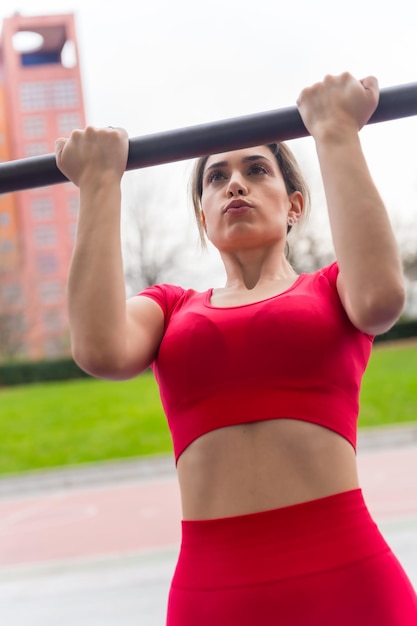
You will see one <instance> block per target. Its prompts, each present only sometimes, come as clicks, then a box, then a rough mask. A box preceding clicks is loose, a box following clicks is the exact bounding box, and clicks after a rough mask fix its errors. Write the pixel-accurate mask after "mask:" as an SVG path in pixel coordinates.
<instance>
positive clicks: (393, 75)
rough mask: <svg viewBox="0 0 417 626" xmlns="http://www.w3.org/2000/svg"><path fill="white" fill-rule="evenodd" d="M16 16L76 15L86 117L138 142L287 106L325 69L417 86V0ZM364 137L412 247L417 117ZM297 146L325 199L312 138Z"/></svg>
mask: <svg viewBox="0 0 417 626" xmlns="http://www.w3.org/2000/svg"><path fill="white" fill-rule="evenodd" d="M15 11H20V13H22V14H24V15H32V14H38V15H40V14H49V13H68V12H73V13H75V15H76V23H77V35H78V44H79V52H80V61H81V67H82V77H83V87H84V98H85V105H86V113H87V122H88V123H89V124H93V125H96V126H108V125H112V126H123V127H124V128H126V129H127V131H128V133H129V135H130V136H131V137H136V136H140V135H144V134H148V133H153V132H159V131H163V130H170V129H175V128H180V127H183V126H191V125H194V124H198V123H204V122H211V121H215V120H218V119H224V118H228V117H235V116H239V115H246V114H252V113H257V112H261V111H266V110H270V109H279V108H282V107H287V106H292V105H294V104H295V100H296V98H297V96H298V94H299V92H300V91H301V89H302V88H303V87H304V86H307V85H309V84H311V83H314V82H316V81H318V80H321V78H323V76H324V75H325V74H327V73H333V74H337V73H340V72H342V71H344V70H348V71H350V72H351V73H353V74H354V75H355V76H356V77H358V78H361V77H363V76H366V75H368V74H374V75H375V76H377V78H378V80H379V84H380V87H381V88H383V87H393V86H395V85H400V84H403V83H412V82H416V81H417V66H416V59H417V18H416V13H417V9H416V4H415V0H397V1H396V2H395V3H381V2H378V0H349V2H344V3H341V2H336V1H335V0H314V1H312V0H292V1H291V2H288V0H285V1H284V2H283V1H280V0H262V2H259V1H258V2H257V1H249V0H203V1H201V2H200V1H197V0H152V1H147V2H146V1H140V2H139V1H137V2H135V1H132V0H118V1H117V2H115V1H114V0H113V1H112V2H110V1H109V0H68V1H66V0H50V1H48V0H36V2H35V1H34V0H1V3H0V20H2V19H3V18H4V17H8V16H10V15H11V14H12V13H13V12H15ZM123 68H125V69H123ZM361 137H362V141H363V146H364V149H365V153H366V155H367V157H368V162H369V165H370V168H371V171H372V174H373V176H374V179H375V181H376V182H377V184H378V186H379V188H380V190H381V193H382V195H383V197H384V199H385V201H386V203H387V206H388V210H389V212H390V214H391V215H392V218H393V220H394V221H395V224H396V225H404V224H405V225H407V226H408V233H409V234H410V235H411V236H414V242H415V246H417V235H416V231H417V228H416V225H417V200H416V195H417V163H416V158H415V153H416V151H415V144H416V140H417V117H411V118H408V119H404V120H398V121H394V122H387V123H383V124H377V125H373V126H368V127H366V128H365V129H363V131H362V133H361ZM291 147H292V148H293V149H294V150H295V152H296V154H297V156H298V158H299V160H300V162H301V164H302V166H304V167H305V168H306V172H307V176H308V177H309V178H310V183H311V184H312V186H313V192H314V193H313V197H314V195H315V196H317V197H318V198H321V190H320V185H319V184H318V182H317V181H318V178H319V177H318V169H317V164H316V160H315V153H314V146H313V142H312V140H311V138H306V139H300V140H296V141H294V142H291ZM189 167H190V166H189V164H177V165H176V166H165V167H164V169H163V170H162V171H163V175H162V177H160V178H161V180H164V178H165V177H166V175H167V173H169V175H171V172H172V173H173V176H174V177H176V178H177V180H178V184H179V186H181V187H182V188H183V187H185V184H186V181H187V174H188V171H189ZM313 208H314V207H313ZM411 225H413V228H414V232H412V231H411Z"/></svg>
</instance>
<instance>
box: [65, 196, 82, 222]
mask: <svg viewBox="0 0 417 626" xmlns="http://www.w3.org/2000/svg"><path fill="white" fill-rule="evenodd" d="M79 207H80V200H79V198H78V194H71V195H70V196H67V215H68V217H74V218H76V217H77V215H78V209H79Z"/></svg>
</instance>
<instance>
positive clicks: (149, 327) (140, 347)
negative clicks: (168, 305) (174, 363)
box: [126, 296, 164, 373]
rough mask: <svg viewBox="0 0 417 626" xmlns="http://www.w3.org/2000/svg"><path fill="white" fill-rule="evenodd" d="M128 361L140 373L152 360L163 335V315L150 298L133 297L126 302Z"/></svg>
mask: <svg viewBox="0 0 417 626" xmlns="http://www.w3.org/2000/svg"><path fill="white" fill-rule="evenodd" d="M126 312H127V351H128V355H129V357H128V361H129V363H130V364H131V366H132V367H134V369H135V370H136V371H137V373H140V372H142V371H144V370H145V369H147V368H148V367H149V366H150V365H151V363H152V361H153V360H154V358H155V356H156V354H157V352H158V349H159V345H160V343H161V341H162V337H163V335H164V314H163V311H162V309H161V307H160V306H159V305H158V304H157V303H156V302H155V301H154V300H152V299H151V298H148V297H146V296H135V297H134V298H131V299H129V300H128V301H127V305H126Z"/></svg>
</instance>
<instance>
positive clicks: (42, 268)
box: [36, 254, 58, 274]
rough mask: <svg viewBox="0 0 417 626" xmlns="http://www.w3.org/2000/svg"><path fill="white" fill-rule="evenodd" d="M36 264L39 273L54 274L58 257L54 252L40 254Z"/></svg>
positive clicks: (56, 269)
mask: <svg viewBox="0 0 417 626" xmlns="http://www.w3.org/2000/svg"><path fill="white" fill-rule="evenodd" d="M36 264H37V268H38V273H39V274H55V272H57V271H58V259H57V257H56V256H55V254H40V255H39V256H38V257H37V259H36Z"/></svg>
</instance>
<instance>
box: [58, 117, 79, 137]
mask: <svg viewBox="0 0 417 626" xmlns="http://www.w3.org/2000/svg"><path fill="white" fill-rule="evenodd" d="M56 125H57V135H58V136H60V137H68V136H69V135H70V134H71V132H72V131H73V130H74V129H75V128H81V126H82V120H81V115H80V114H79V113H59V115H57V118H56Z"/></svg>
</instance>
